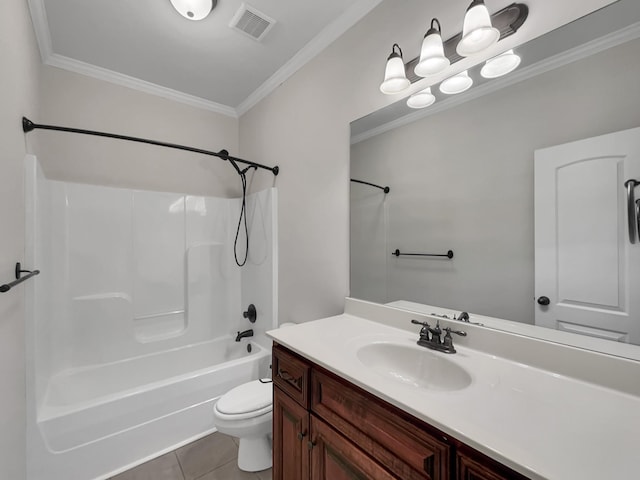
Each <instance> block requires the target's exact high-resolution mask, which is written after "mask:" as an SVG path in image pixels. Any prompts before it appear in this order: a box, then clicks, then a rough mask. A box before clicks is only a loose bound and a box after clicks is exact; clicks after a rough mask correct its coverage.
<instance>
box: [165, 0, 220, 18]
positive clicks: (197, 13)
mask: <svg viewBox="0 0 640 480" xmlns="http://www.w3.org/2000/svg"><path fill="white" fill-rule="evenodd" d="M216 3H218V0H171V5H173V8H175V9H176V10H177V11H178V13H179V14H180V15H182V16H183V17H184V18H188V19H189V20H202V19H203V18H206V17H207V15H209V13H211V10H213V7H215V6H216Z"/></svg>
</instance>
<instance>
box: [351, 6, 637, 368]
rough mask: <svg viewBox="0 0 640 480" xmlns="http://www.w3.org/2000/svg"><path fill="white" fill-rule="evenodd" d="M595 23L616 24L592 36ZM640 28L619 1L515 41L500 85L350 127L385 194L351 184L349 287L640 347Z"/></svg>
mask: <svg viewBox="0 0 640 480" xmlns="http://www.w3.org/2000/svg"><path fill="white" fill-rule="evenodd" d="M596 21H597V22H598V24H604V23H606V25H607V27H608V28H610V27H611V25H616V31H615V32H611V31H609V33H608V34H607V35H606V37H605V38H604V39H603V38H602V35H600V37H598V36H597V35H596V33H594V35H596V36H594V37H589V35H587V34H586V33H585V31H584V29H586V28H590V31H594V32H595V30H594V29H593V28H592V27H593V25H595V24H596V23H595V22H596ZM636 22H640V5H639V4H638V2H634V1H631V0H621V1H620V2H617V3H615V4H612V5H611V6H609V7H606V8H605V9H603V10H600V11H598V12H596V13H594V14H592V15H589V16H588V17H585V18H584V19H581V20H579V21H577V22H573V23H572V24H569V25H568V26H566V27H563V29H565V30H564V31H562V30H563V29H560V30H558V31H555V32H551V33H550V34H548V35H547V36H545V37H542V38H540V39H537V40H533V41H532V42H530V43H529V44H527V45H525V46H522V48H520V49H516V50H517V51H519V52H520V54H521V55H522V57H523V65H522V66H521V67H520V69H519V70H517V71H516V72H515V73H513V74H511V75H515V77H514V78H513V80H509V77H503V79H500V80H499V82H501V83H500V84H499V86H501V88H500V89H497V88H494V87H493V86H491V83H487V84H486V87H485V86H484V85H483V87H485V88H478V89H477V90H474V89H471V90H469V91H468V92H467V93H465V94H462V95H466V97H465V99H466V100H465V101H464V103H461V101H460V100H459V99H456V100H455V102H452V103H451V106H450V107H448V106H447V105H445V104H441V105H438V102H436V104H435V105H434V106H433V107H436V106H437V110H436V112H437V113H434V114H429V112H428V111H429V108H433V107H429V108H427V109H425V111H424V112H422V111H421V112H420V113H419V114H413V115H411V116H409V117H406V119H403V118H401V119H396V120H394V121H393V123H391V124H388V125H386V126H385V125H374V122H372V119H373V118H374V117H375V115H376V113H374V114H372V115H370V116H368V117H365V118H364V119H362V121H361V120H357V121H356V122H354V123H353V124H352V137H353V140H352V147H351V178H353V179H358V180H361V181H366V182H371V183H373V184H377V185H381V186H389V187H390V191H389V193H386V194H385V193H384V191H382V190H380V189H377V188H373V187H371V186H369V185H365V184H361V183H353V182H352V184H351V296H352V297H354V298H360V299H364V300H369V301H374V302H378V303H392V302H396V303H395V305H396V306H401V304H398V303H397V302H398V301H408V302H415V304H425V305H429V306H439V307H443V308H445V309H449V310H450V311H453V312H456V311H457V312H460V311H467V312H470V313H472V319H473V314H475V315H482V316H487V317H495V318H499V319H507V320H510V321H513V322H517V323H518V324H519V325H522V324H527V325H543V326H546V327H551V328H553V329H559V330H564V331H565V332H572V333H579V334H582V335H586V336H589V337H590V338H591V339H593V338H594V337H595V338H598V339H609V340H614V341H616V342H621V343H633V344H640V295H638V294H637V292H640V243H635V244H632V243H631V242H630V241H629V232H628V229H629V228H630V226H631V225H633V220H634V218H632V217H630V215H632V214H633V213H634V212H635V210H633V209H632V206H634V205H635V204H634V205H631V204H630V203H629V198H628V190H627V188H626V187H625V185H624V184H625V181H627V180H629V179H638V180H640V129H636V130H631V129H634V128H637V127H640V90H639V89H638V80H637V79H638V78H640V62H638V61H637V59H638V58H640V39H638V37H640V28H639V27H638V25H639V24H638V23H636ZM569 33H571V35H569ZM576 38H580V41H581V42H585V41H586V42H587V43H586V44H584V45H582V46H577V47H576V45H575V42H576V40H575V39H576ZM559 39H564V40H566V41H567V42H568V45H569V47H570V49H569V50H568V51H567V52H564V53H563V52H561V51H558V48H559V46H558V43H559ZM556 40H558V41H556ZM549 45H553V48H555V50H554V51H553V52H552V53H553V55H554V57H553V58H552V59H548V58H545V57H544V55H542V54H541V50H540V49H542V48H544V47H547V46H549ZM526 52H531V55H530V57H535V58H536V62H534V63H529V64H525V62H526V61H527V58H526V57H527V54H526ZM480 67H481V66H480V65H479V66H477V67H476V68H474V69H471V70H470V75H471V76H472V77H475V78H478V77H479V76H480V74H479V70H480ZM403 102H404V100H401V101H400V102H399V103H403ZM394 108H395V109H396V110H397V111H398V112H402V108H400V107H399V106H398V105H395V106H394V105H392V106H390V107H388V109H387V110H388V111H387V112H386V114H385V113H384V112H383V113H382V114H380V118H384V119H385V121H386V122H388V120H389V110H391V109H394ZM405 113H406V112H405ZM410 120H411V121H410ZM362 125H366V128H367V129H368V131H365V130H363V126H362ZM391 127H394V128H391ZM385 129H386V131H385ZM380 131H382V132H383V133H377V132H380ZM624 131H626V132H624ZM374 132H375V133H376V134H375V135H373V133H374ZM616 132H622V133H616ZM612 134H613V135H612ZM595 137H598V138H595ZM566 144H570V145H566ZM553 147H555V148H553ZM534 180H535V181H534ZM635 193H636V197H640V186H639V187H638V189H637V190H636V191H635ZM630 209H631V210H630ZM635 221H636V223H637V218H635ZM636 228H637V227H636ZM396 249H398V250H400V252H408V253H425V254H441V253H446V252H447V251H448V250H452V251H453V252H454V256H453V258H451V259H449V258H447V257H431V256H424V257H422V256H404V255H400V256H395V255H392V252H394V251H395V250H396ZM543 260H544V262H543ZM543 264H544V265H543ZM546 299H548V304H546V305H545V303H547V302H546ZM411 305H413V304H412V303H405V304H404V306H403V308H410V306H411ZM416 308H417V307H416ZM425 308H427V307H425ZM427 310H428V308H427ZM423 313H431V312H428V311H425V310H423ZM507 324H510V322H507V323H505V325H507ZM527 328H529V331H530V332H534V331H538V332H539V331H541V329H540V328H538V329H536V328H535V327H527ZM562 335H563V336H562V337H559V338H562V340H561V341H564V339H566V338H569V337H570V336H568V334H566V333H563V334H562ZM541 336H545V335H544V334H542V335H541ZM568 343H570V342H568ZM590 348H591V347H590ZM593 348H596V349H597V348H598V347H597V343H596V346H594V347H593ZM624 348H629V345H626V346H625V347H624ZM636 348H637V347H636ZM637 350H638V352H640V349H637ZM638 358H640V353H638Z"/></svg>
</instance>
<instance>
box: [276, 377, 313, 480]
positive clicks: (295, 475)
mask: <svg viewBox="0 0 640 480" xmlns="http://www.w3.org/2000/svg"><path fill="white" fill-rule="evenodd" d="M308 441H309V412H308V411H307V410H306V409H304V408H302V407H301V406H300V405H298V404H297V403H296V402H295V401H294V400H292V399H291V398H290V397H289V396H288V395H287V394H286V393H284V392H283V391H282V390H280V388H278V387H277V386H275V387H274V389H273V478H274V480H308V479H309V447H308Z"/></svg>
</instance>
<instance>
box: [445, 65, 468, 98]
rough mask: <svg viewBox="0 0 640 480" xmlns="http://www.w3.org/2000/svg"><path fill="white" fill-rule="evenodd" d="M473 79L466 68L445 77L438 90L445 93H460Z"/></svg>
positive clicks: (466, 88)
mask: <svg viewBox="0 0 640 480" xmlns="http://www.w3.org/2000/svg"><path fill="white" fill-rule="evenodd" d="M471 85H473V80H472V79H471V77H470V76H469V72H467V71H466V70H465V71H464V72H461V73H459V74H457V75H454V76H453V77H449V78H447V79H446V80H445V81H444V82H442V83H441V84H440V91H441V92H442V93H446V94H447V95H455V94H456V93H462V92H465V91H467V90H469V89H470V88H471Z"/></svg>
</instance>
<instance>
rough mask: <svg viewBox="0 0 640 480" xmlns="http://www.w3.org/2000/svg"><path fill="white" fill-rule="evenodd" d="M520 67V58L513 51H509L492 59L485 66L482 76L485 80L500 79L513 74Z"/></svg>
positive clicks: (481, 71)
mask: <svg viewBox="0 0 640 480" xmlns="http://www.w3.org/2000/svg"><path fill="white" fill-rule="evenodd" d="M518 65H520V57H519V56H518V55H516V54H515V53H514V52H513V50H507V51H506V52H504V53H501V54H500V55H498V56H497V57H493V58H490V59H489V60H487V63H485V64H484V67H482V70H480V75H482V76H483V77H484V78H498V77H501V76H503V75H506V74H507V73H511V72H513V71H514V70H515V69H516V68H518Z"/></svg>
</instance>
